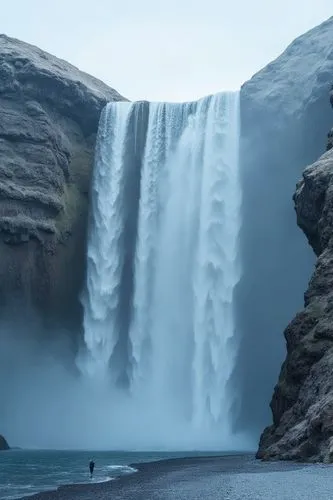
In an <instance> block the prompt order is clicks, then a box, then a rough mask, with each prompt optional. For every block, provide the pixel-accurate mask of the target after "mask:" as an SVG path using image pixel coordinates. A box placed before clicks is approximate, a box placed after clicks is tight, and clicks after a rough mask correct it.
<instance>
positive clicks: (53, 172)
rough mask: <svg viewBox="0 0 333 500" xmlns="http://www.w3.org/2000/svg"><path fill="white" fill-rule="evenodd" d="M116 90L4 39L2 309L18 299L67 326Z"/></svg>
mask: <svg viewBox="0 0 333 500" xmlns="http://www.w3.org/2000/svg"><path fill="white" fill-rule="evenodd" d="M115 100H124V98H123V97H122V96H121V95H120V94H118V93H117V92H116V91H115V90H113V89H111V88H109V87H108V86H107V85H105V84H104V83H102V82H100V81H99V80H97V79H95V78H93V77H91V76H89V75H87V74H85V73H83V72H81V71H79V70H78V69H77V68H75V67H73V66H71V65H70V64H68V63H66V62H65V61H62V60H60V59H57V58H56V57H54V56H51V55H50V54H47V53H45V52H43V51H42V50H40V49H38V48H37V47H33V46H31V45H28V44H26V43H23V42H21V41H18V40H15V39H12V38H9V37H7V36H5V35H0V114H1V120H0V256H1V259H0V304H1V306H5V305H6V304H7V303H8V300H11V301H12V300H13V297H18V298H20V300H21V304H24V305H26V306H27V308H28V309H30V308H31V307H32V308H36V309H37V310H39V311H42V312H45V315H46V316H47V317H48V318H50V317H51V316H53V317H54V318H57V320H59V322H60V323H61V322H62V320H63V319H64V317H69V316H75V315H76V312H77V310H78V307H79V292H80V288H81V285H82V280H83V275H84V261H85V258H84V253H85V233H86V227H87V207H88V196H87V193H88V191H89V183H90V172H91V166H92V158H93V150H94V143H95V134H96V132H97V127H98V121H99V116H100V112H101V109H102V108H103V107H104V105H105V104H106V102H108V101H115Z"/></svg>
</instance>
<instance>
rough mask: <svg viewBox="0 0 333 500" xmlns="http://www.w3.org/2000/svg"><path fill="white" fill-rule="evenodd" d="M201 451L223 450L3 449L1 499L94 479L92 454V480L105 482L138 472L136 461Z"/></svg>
mask: <svg viewBox="0 0 333 500" xmlns="http://www.w3.org/2000/svg"><path fill="white" fill-rule="evenodd" d="M198 455H200V456H204V455H206V456H208V455H209V456H212V455H221V453H216V452H214V453H208V452H207V453H198V452H193V453H186V452H174V453H158V452H144V453H140V452H101V451H100V452H91V451H26V450H17V451H16V450H11V451H8V452H7V451H6V452H2V453H0V499H1V500H14V499H17V498H21V497H23V496H27V495H32V494H34V493H38V492H40V491H46V490H52V489H56V488H57V487H58V486H61V485H65V484H73V483H90V482H91V480H90V477H89V469H88V465H89V460H90V459H91V458H93V459H94V461H95V472H94V478H93V480H92V481H93V482H103V481H109V480H110V479H113V478H115V477H118V476H121V475H124V474H131V473H134V472H135V469H133V468H131V467H129V465H130V464H132V463H139V462H151V461H154V460H161V459H165V458H177V457H188V456H198Z"/></svg>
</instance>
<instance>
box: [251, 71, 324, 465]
mask: <svg viewBox="0 0 333 500" xmlns="http://www.w3.org/2000/svg"><path fill="white" fill-rule="evenodd" d="M332 79H333V72H332ZM332 101H333V100H332V97H331V103H332V105H333V102H332ZM330 138H331V137H330V135H329V144H328V147H327V149H328V152H326V153H325V154H324V155H323V156H322V157H321V158H320V159H319V160H318V161H317V162H315V163H314V164H313V165H311V166H309V167H307V168H306V169H305V171H304V173H303V179H302V180H301V181H300V182H299V183H298V184H297V188H296V192H295V195H294V202H295V209H296V213H297V222H298V225H299V226H300V227H301V229H302V230H303V231H304V233H305V234H306V236H307V238H308V241H309V243H310V245H311V246H312V248H313V250H314V252H315V254H316V256H317V263H316V266H315V271H314V273H313V275H312V278H311V280H310V283H309V287H308V289H307V291H306V293H305V308H304V310H303V311H301V312H300V313H298V314H297V315H296V317H295V318H294V319H293V321H292V322H291V323H290V324H289V326H288V327H287V329H286V330H285V338H286V342H287V358H286V360H285V362H284V363H283V366H282V369H281V373H280V377H279V381H278V384H277V386H276V387H275V390H274V394H273V398H272V401H271V410H272V413H273V425H272V426H271V427H268V428H267V429H266V430H265V431H264V433H263V435H262V437H261V440H260V445H259V450H258V454H257V455H258V457H259V458H267V459H268V458H279V459H310V460H319V461H325V462H332V461H333V377H332V374H333V149H332V147H331V144H330Z"/></svg>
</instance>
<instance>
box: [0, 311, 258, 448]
mask: <svg viewBox="0 0 333 500" xmlns="http://www.w3.org/2000/svg"><path fill="white" fill-rule="evenodd" d="M30 322H31V318H30ZM35 327H36V330H37V328H38V322H36V323H35ZM36 330H35V331H36ZM28 332H29V333H30V335H29V338H28V337H26V338H25V339H24V338H23V336H24V335H26V334H27V333H28ZM57 353H58V354H57ZM71 356H72V352H71V351H69V350H68V349H67V347H66V341H65V340H64V341H55V342H53V343H52V344H51V345H48V346H45V347H41V346H40V344H39V343H38V341H37V339H35V340H33V335H31V330H30V327H29V328H28V329H22V328H21V329H20V328H18V327H16V330H15V333H14V335H13V328H10V329H9V327H8V326H4V325H3V324H2V325H1V335H0V394H1V412H0V427H1V430H2V432H3V434H4V435H6V437H7V439H8V441H9V443H10V445H11V446H19V447H22V448H31V449H78V450H80V449H81V450H82V449H86V450H110V449H112V450H132V451H145V450H147V451H148V450H149V451H153V450H165V451H173V450H183V451H192V450H210V451H213V450H221V449H232V450H249V449H253V448H254V443H253V442H251V441H250V440H247V441H244V438H243V437H242V436H240V437H239V439H238V440H237V439H236V440H235V439H228V438H224V439H223V438H222V439H221V436H219V433H218V430H217V429H215V430H214V429H207V432H205V433H204V434H203V433H202V431H200V432H198V431H195V430H193V432H189V429H188V422H187V421H186V420H185V419H184V421H180V420H179V415H178V414H177V412H176V408H174V410H175V411H174V413H173V408H172V406H171V405H170V401H166V406H167V408H166V407H161V406H160V407H158V408H157V407H156V406H154V405H152V404H151V399H150V395H148V394H147V395H146V397H145V395H144V394H140V397H138V398H136V397H135V396H134V397H133V395H132V394H131V393H130V392H124V391H123V390H117V389H115V388H114V387H111V386H110V384H109V383H108V380H107V379H105V380H104V382H103V383H101V380H98V381H94V380H89V379H87V378H86V377H84V376H82V375H81V374H80V373H79V372H78V371H77V370H75V369H74V368H73V365H72V364H71V363H67V364H66V363H64V359H66V358H67V359H68V360H69V359H70V358H71ZM13 367H15V369H13Z"/></svg>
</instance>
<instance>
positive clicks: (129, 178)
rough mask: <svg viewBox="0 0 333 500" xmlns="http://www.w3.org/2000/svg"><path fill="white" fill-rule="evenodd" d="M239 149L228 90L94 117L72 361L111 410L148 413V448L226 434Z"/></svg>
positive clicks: (235, 107) (234, 98) (111, 107)
mask: <svg viewBox="0 0 333 500" xmlns="http://www.w3.org/2000/svg"><path fill="white" fill-rule="evenodd" d="M238 151H239V95H238V93H221V94H218V95H215V96H210V97H207V98H205V99H202V100H200V101H198V102H196V103H186V104H169V103H147V102H139V103H126V102H123V103H110V104H108V105H107V106H106V108H105V109H104V111H103V113H102V117H101V120H100V126H99V132H98V138H97V147H96V161H95V169H94V180H93V196H92V198H93V199H92V201H93V206H92V221H91V229H90V237H89V247H88V274H87V289H86V292H85V294H84V329H85V343H86V355H85V357H84V359H81V360H80V366H81V369H82V370H83V371H84V372H86V373H88V374H89V375H90V377H92V378H95V377H98V380H99V383H100V381H101V380H103V379H104V380H107V384H108V387H109V390H110V398H114V405H115V406H117V411H118V412H119V413H121V409H120V408H119V405H120V406H121V404H122V403H121V401H123V399H122V398H123V397H125V398H126V410H125V407H124V411H136V408H137V409H138V408H140V410H138V412H139V411H141V412H143V416H142V418H143V419H144V418H145V416H144V415H146V416H147V421H149V415H150V416H151V418H152V419H153V420H154V421H155V422H156V421H157V424H156V427H157V431H156V432H155V438H153V440H151V441H150V442H151V443H152V442H153V441H154V439H155V441H154V443H155V444H156V445H158V444H159V445H164V446H166V447H168V443H170V439H171V438H170V434H171V433H174V432H175V429H176V428H178V431H179V434H178V436H179V435H180V434H182V438H181V439H180V442H179V446H180V447H182V446H183V447H184V443H186V444H187V446H193V447H195V446H197V445H198V443H199V441H200V442H202V440H205V438H207V440H208V441H209V438H208V436H212V437H211V442H214V443H215V444H216V445H217V446H223V444H224V445H225V443H226V441H227V440H228V439H229V438H230V435H231V427H230V416H229V415H230V406H231V402H232V401H231V396H230V394H229V393H228V390H227V382H228V379H229V377H230V375H231V372H232V369H233V363H234V356H233V346H232V337H233V334H234V319H233V290H234V287H235V285H236V283H237V282H238V280H239V277H240V276H239V267H238V259H237V243H238V233H239V228H240V201H241V200H240V197H241V193H240V185H239V178H238V176H239V171H238V165H239V162H238ZM119 394H121V395H122V396H121V398H120V399H117V398H119ZM129 409H130V410H129ZM136 418H139V417H138V415H136ZM159 422H160V429H159ZM110 425H112V426H113V428H114V425H115V424H114V422H113V424H110ZM168 430H169V431H170V432H169V433H168ZM146 432H147V433H148V432H149V429H147V431H146ZM198 436H200V440H198V439H197V438H198ZM171 440H172V439H171ZM173 442H174V444H175V445H176V444H177V439H176V438H174V439H173Z"/></svg>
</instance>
